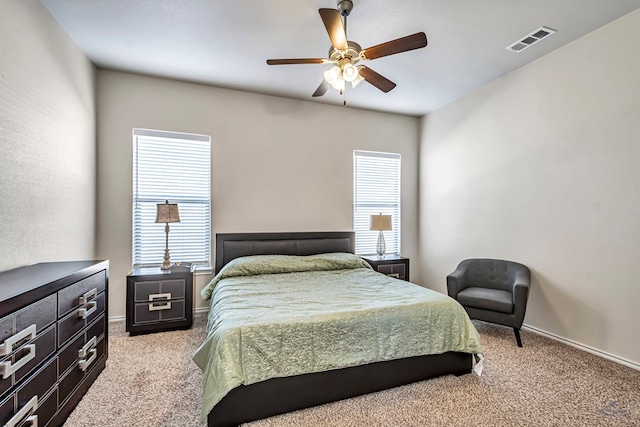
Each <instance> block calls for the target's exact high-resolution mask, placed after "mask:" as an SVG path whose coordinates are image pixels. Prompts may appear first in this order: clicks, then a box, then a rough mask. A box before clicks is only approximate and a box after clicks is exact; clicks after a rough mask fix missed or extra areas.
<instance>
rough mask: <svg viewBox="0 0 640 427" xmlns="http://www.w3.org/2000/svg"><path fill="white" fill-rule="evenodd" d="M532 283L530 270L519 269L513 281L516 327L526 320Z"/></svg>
mask: <svg viewBox="0 0 640 427" xmlns="http://www.w3.org/2000/svg"><path fill="white" fill-rule="evenodd" d="M530 284H531V275H530V273H529V270H528V269H527V270H524V269H522V270H518V272H517V273H516V277H515V280H514V282H513V316H514V321H515V325H514V326H515V327H517V328H518V329H519V328H520V327H521V326H522V322H523V321H524V314H525V312H526V310H527V300H528V298H529V286H530Z"/></svg>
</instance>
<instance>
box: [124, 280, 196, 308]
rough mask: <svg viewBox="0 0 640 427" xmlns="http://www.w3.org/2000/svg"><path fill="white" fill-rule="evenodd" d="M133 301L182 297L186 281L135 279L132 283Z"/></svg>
mask: <svg viewBox="0 0 640 427" xmlns="http://www.w3.org/2000/svg"><path fill="white" fill-rule="evenodd" d="M133 286H134V291H133V294H134V297H135V302H142V301H153V300H156V301H158V300H163V299H174V298H184V295H185V288H186V281H185V280H184V279H176V280H158V281H152V282H145V281H135V282H134V284H133Z"/></svg>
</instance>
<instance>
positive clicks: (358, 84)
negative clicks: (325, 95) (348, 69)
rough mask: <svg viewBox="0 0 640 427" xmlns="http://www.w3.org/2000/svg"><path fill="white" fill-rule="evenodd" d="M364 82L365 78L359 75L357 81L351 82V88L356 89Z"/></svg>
mask: <svg viewBox="0 0 640 427" xmlns="http://www.w3.org/2000/svg"><path fill="white" fill-rule="evenodd" d="M363 81H364V77H362V76H361V75H360V74H358V75H357V76H356V78H355V79H353V80H351V87H353V88H354V89H355V88H357V87H358V86H360V83H362V82H363Z"/></svg>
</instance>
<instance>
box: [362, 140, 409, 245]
mask: <svg viewBox="0 0 640 427" xmlns="http://www.w3.org/2000/svg"><path fill="white" fill-rule="evenodd" d="M358 158H360V159H361V161H362V160H364V159H367V158H369V159H376V158H378V159H380V158H382V159H388V160H391V161H397V166H396V168H395V170H394V174H396V175H397V183H396V184H395V193H396V194H397V197H396V198H395V200H394V201H393V202H391V201H385V202H380V203H376V202H375V201H371V200H369V201H363V202H360V201H359V199H360V200H362V196H361V195H359V194H358V192H359V191H358V190H359V183H358V172H359V171H358ZM365 161H366V160H365ZM366 166H367V165H365V167H366ZM369 167H370V166H369ZM401 175H402V156H401V154H400V153H391V152H381V151H365V150H354V151H353V230H354V232H355V233H356V249H355V252H356V254H358V255H372V254H373V255H376V254H377V253H376V243H377V240H378V233H379V232H377V231H372V230H369V218H370V215H375V214H378V213H382V214H390V215H392V219H391V223H392V228H393V229H392V230H391V231H385V232H383V233H384V236H385V243H386V247H387V251H386V252H385V253H386V254H388V255H391V254H396V255H399V254H400V252H401V243H402V242H401V219H402V211H401V200H402V176H401ZM361 178H362V177H361ZM391 179H393V180H394V181H395V179H396V178H395V176H392V177H391ZM382 180H385V179H384V178H383V179H382ZM370 185H373V186H376V185H379V184H377V183H375V182H372V183H370ZM392 185H393V183H392ZM378 188H379V187H378ZM369 190H370V191H372V190H375V187H372V188H370V189H369ZM360 193H362V191H360ZM359 209H364V210H365V212H366V215H367V217H366V218H360V219H357V214H358V211H359ZM365 224H366V228H365ZM389 233H391V234H389ZM389 237H391V239H389ZM390 241H391V247H390V244H389V242H390ZM363 246H364V247H365V249H363Z"/></svg>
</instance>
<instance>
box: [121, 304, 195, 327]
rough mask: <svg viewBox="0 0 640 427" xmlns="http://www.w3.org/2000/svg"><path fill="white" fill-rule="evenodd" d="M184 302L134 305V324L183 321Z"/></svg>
mask: <svg viewBox="0 0 640 427" xmlns="http://www.w3.org/2000/svg"><path fill="white" fill-rule="evenodd" d="M184 319H186V317H185V300H184V299H178V300H170V301H155V302H144V303H136V305H135V313H134V319H133V323H134V324H140V323H147V322H159V321H165V320H166V321H171V320H184Z"/></svg>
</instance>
